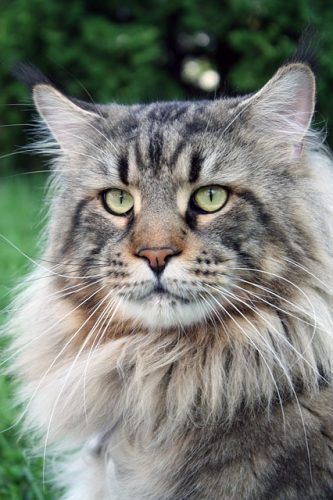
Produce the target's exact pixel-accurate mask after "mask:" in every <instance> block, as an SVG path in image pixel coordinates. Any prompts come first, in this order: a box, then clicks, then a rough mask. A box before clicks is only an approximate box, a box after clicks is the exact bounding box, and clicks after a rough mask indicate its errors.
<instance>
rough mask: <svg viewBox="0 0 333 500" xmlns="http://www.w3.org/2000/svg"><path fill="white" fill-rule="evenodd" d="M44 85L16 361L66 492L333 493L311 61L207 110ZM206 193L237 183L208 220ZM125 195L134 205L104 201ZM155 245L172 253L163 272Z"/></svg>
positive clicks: (324, 192) (325, 248) (322, 220)
mask: <svg viewBox="0 0 333 500" xmlns="http://www.w3.org/2000/svg"><path fill="white" fill-rule="evenodd" d="M33 87H34V91H33V92H34V100H35V104H36V107H37V110H38V111H39V113H40V115H41V117H42V119H43V121H44V123H45V124H46V125H47V127H48V128H49V130H50V132H51V134H52V137H53V139H52V138H50V139H49V140H46V141H45V140H44V142H43V144H42V146H40V147H41V149H42V151H44V152H46V153H47V152H48V150H49V151H50V152H54V151H55V152H56V159H55V161H54V174H53V181H52V187H51V192H52V196H53V202H52V206H51V208H50V221H49V225H48V230H47V237H46V242H45V248H44V253H43V256H42V258H41V259H40V260H39V261H38V262H37V263H36V269H35V270H34V271H33V273H32V274H31V275H30V276H29V277H28V278H27V279H26V282H25V284H24V285H23V288H24V290H23V291H22V292H21V293H20V294H19V296H18V298H17V300H16V302H15V304H14V313H13V316H12V319H11V322H10V324H9V326H8V329H9V331H10V333H11V335H12V337H13V341H12V352H13V356H14V362H13V363H12V365H11V367H10V370H11V373H13V374H14V375H15V376H16V377H17V378H18V379H19V381H20V382H21V384H20V387H21V389H20V393H19V400H20V401H21V402H23V403H24V407H23V408H24V417H25V425H26V428H27V430H29V431H31V430H33V431H34V432H36V434H37V435H39V436H40V437H41V443H42V447H44V450H45V451H47V452H50V453H51V452H52V453H55V454H56V455H57V454H59V456H60V457H61V460H60V462H62V466H60V467H59V469H58V470H57V471H56V472H55V474H56V476H57V481H58V484H59V485H64V486H65V489H66V494H65V498H66V499H67V500H79V499H80V500H82V499H83V500H84V499H86V500H92V499H96V498H98V499H101V500H102V499H112V500H129V499H132V498H136V499H138V500H158V499H163V500H168V499H169V500H171V499H172V500H185V499H191V500H202V499H207V500H208V499H213V500H214V499H216V500H218V499H219V500H220V499H226V500H227V499H231V498H235V499H240V498H241V499H249V500H250V499H253V500H254V499H256V500H257V499H267V498H276V499H295V498H309V499H310V498H316V499H320V498H322V499H324V498H325V499H326V498H330V497H331V496H332V495H333V462H332V449H333V448H332V432H333V420H332V418H333V417H332V412H331V408H332V404H333V395H332V389H331V377H332V359H333V358H332V357H333V342H332V288H331V278H332V277H333V268H332V263H333V261H332V248H333V238H332V222H331V221H332V216H333V214H332V211H333V199H332V196H333V194H332V193H333V177H332V175H333V174H332V172H333V170H332V160H331V157H330V155H329V153H328V152H327V151H326V150H325V148H324V147H323V145H322V143H321V140H320V137H319V135H318V134H317V133H315V132H313V131H311V129H310V128H309V124H310V122H311V118H312V113H313V106H314V78H313V74H312V72H311V70H310V69H309V68H308V67H307V66H306V65H304V64H297V63H294V64H290V65H287V66H284V67H282V68H280V70H279V71H278V72H277V73H276V75H275V76H274V77H273V78H272V79H271V80H270V81H269V82H268V83H267V84H266V85H265V87H263V89H261V90H260V91H259V92H258V93H256V94H254V95H251V96H245V97H240V98H233V99H222V100H217V101H203V102H170V103H154V104H149V105H137V106H118V105H114V104H110V105H101V106H96V105H89V104H84V105H83V104H82V103H80V102H78V101H76V100H74V99H68V98H66V97H65V96H63V95H62V94H61V93H60V92H59V91H58V90H56V89H55V88H54V87H52V86H51V85H50V84H48V83H47V82H45V81H40V82H36V84H35V85H33ZM54 141H55V142H54ZM37 149H38V146H37ZM206 185H221V186H224V187H226V188H227V189H228V192H229V198H228V201H227V203H226V205H225V207H223V208H222V209H221V210H220V211H217V212H215V213H212V214H206V213H203V212H202V211H200V210H198V209H197V207H196V206H195V204H194V203H193V199H192V194H193V193H194V191H195V190H196V189H198V188H199V187H200V186H206ZM111 187H116V188H120V189H125V190H127V191H129V192H130V193H131V194H132V196H133V198H134V210H133V211H132V212H131V213H130V214H129V215H128V216H122V217H119V216H115V215H112V214H110V213H109V212H107V211H106V210H105V207H103V203H102V202H101V193H102V192H103V191H104V190H106V189H109V188H111ZM146 247H149V248H160V247H163V248H164V247H168V248H172V249H174V253H175V255H174V256H173V257H172V258H170V259H169V261H168V262H167V265H166V267H165V269H164V271H163V273H162V274H161V275H160V276H159V277H156V275H155V274H154V273H153V271H152V270H151V269H150V267H149V265H148V263H147V260H146V259H143V258H140V257H138V249H140V248H146Z"/></svg>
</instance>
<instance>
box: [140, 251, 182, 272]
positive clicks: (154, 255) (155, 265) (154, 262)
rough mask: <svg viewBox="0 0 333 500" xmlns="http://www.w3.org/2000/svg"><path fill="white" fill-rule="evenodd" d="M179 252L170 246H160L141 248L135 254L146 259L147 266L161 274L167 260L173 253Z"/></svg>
mask: <svg viewBox="0 0 333 500" xmlns="http://www.w3.org/2000/svg"><path fill="white" fill-rule="evenodd" d="M179 253H180V252H179V251H177V250H175V249H174V248H171V247H162V248H142V249H141V250H139V251H138V252H137V253H136V255H137V256H138V257H142V258H143V259H147V260H148V263H149V266H150V267H151V269H152V270H153V271H154V272H155V273H156V274H161V272H162V271H163V270H164V268H165V266H166V264H167V260H168V259H169V258H170V257H172V256H173V255H178V254H179Z"/></svg>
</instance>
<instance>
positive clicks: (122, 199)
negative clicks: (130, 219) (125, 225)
mask: <svg viewBox="0 0 333 500" xmlns="http://www.w3.org/2000/svg"><path fill="white" fill-rule="evenodd" d="M102 196H103V203H104V206H105V208H106V209H107V210H108V211H109V212H110V213H112V214H113V215H126V214H127V213H129V212H130V211H131V210H132V208H133V206H134V200H133V196H132V195H131V194H130V193H128V192H127V191H124V190H123V189H117V188H112V189H108V190H107V191H104V192H103V193H102Z"/></svg>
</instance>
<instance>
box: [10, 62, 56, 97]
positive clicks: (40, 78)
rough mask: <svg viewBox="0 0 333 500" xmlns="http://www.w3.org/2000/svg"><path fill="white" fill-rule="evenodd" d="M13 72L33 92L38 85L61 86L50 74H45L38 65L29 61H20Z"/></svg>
mask: <svg viewBox="0 0 333 500" xmlns="http://www.w3.org/2000/svg"><path fill="white" fill-rule="evenodd" d="M12 74H13V75H14V76H15V78H17V79H18V80H19V81H20V82H22V83H23V84H24V85H26V87H28V89H29V90H30V91H31V92H32V90H33V88H34V87H35V86H36V85H41V84H47V85H52V86H53V87H55V88H59V85H57V84H56V83H55V82H53V81H52V80H51V79H50V78H49V77H48V76H46V75H44V73H42V72H41V71H40V70H39V69H38V68H37V67H36V66H34V65H33V64H31V63H28V62H18V63H16V64H15V65H14V67H13V69H12Z"/></svg>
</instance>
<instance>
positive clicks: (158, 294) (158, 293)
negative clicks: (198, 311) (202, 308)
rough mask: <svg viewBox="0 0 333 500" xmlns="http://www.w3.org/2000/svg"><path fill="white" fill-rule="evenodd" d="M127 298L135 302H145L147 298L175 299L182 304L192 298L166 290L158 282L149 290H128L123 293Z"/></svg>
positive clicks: (187, 302) (188, 302)
mask: <svg viewBox="0 0 333 500" xmlns="http://www.w3.org/2000/svg"><path fill="white" fill-rule="evenodd" d="M123 295H124V296H126V298H127V299H129V300H133V301H135V302H140V303H142V302H146V301H147V300H149V299H153V298H157V299H162V300H163V299H170V301H177V302H180V303H182V304H190V302H192V300H191V299H190V298H188V297H185V296H184V295H179V294H176V293H174V292H171V291H170V290H168V289H167V288H166V287H165V286H163V285H162V284H161V283H160V282H159V283H157V284H156V285H155V286H153V287H152V288H151V289H150V290H149V291H147V292H143V293H137V292H129V293H126V294H123Z"/></svg>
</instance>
